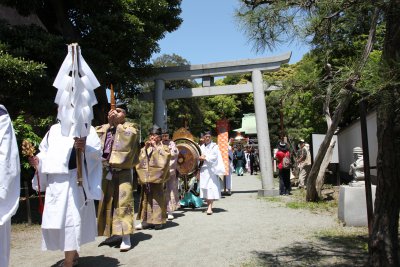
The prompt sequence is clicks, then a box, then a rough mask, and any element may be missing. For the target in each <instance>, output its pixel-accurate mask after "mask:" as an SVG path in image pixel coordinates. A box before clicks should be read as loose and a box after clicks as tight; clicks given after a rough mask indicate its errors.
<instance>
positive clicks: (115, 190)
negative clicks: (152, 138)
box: [96, 103, 139, 252]
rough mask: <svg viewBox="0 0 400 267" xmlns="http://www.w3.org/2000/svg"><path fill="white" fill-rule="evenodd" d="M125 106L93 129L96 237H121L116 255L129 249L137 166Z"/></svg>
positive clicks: (135, 146)
mask: <svg viewBox="0 0 400 267" xmlns="http://www.w3.org/2000/svg"><path fill="white" fill-rule="evenodd" d="M125 116H126V106H125V105H124V104H123V103H120V104H117V105H116V109H112V110H110V111H109V112H108V123H107V124H104V125H101V126H98V127H97V128H96V131H97V134H98V136H99V138H100V139H101V147H102V160H103V179H102V190H103V197H102V199H101V201H100V203H99V207H98V234H99V235H100V236H108V237H110V236H112V235H118V236H122V242H121V245H120V251H122V252H123V251H127V250H129V249H130V248H131V242H130V235H131V234H133V233H134V224H133V222H134V203H133V186H132V169H133V168H134V167H135V165H136V163H137V162H138V153H139V140H138V136H139V135H138V130H137V127H136V125H135V124H133V123H131V122H127V121H125Z"/></svg>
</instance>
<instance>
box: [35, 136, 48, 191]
mask: <svg viewBox="0 0 400 267" xmlns="http://www.w3.org/2000/svg"><path fill="white" fill-rule="evenodd" d="M49 133H50V131H48V132H47V134H46V135H45V136H44V138H43V139H42V142H41V143H40V145H39V151H40V152H39V153H38V154H37V155H36V156H37V157H38V158H39V166H38V168H37V174H36V173H35V176H33V179H32V188H33V190H35V191H36V192H38V191H39V185H40V191H41V192H44V191H46V187H47V174H46V173H43V172H42V165H43V164H42V163H43V161H44V160H45V159H46V156H47V150H48V148H49V142H48V140H49ZM38 176H39V177H38Z"/></svg>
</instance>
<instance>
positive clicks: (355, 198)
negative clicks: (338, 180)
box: [338, 185, 376, 226]
mask: <svg viewBox="0 0 400 267" xmlns="http://www.w3.org/2000/svg"><path fill="white" fill-rule="evenodd" d="M371 191H372V207H373V206H374V202H375V191H376V186H375V185H371ZM338 217H339V220H340V221H342V222H343V223H344V225H345V226H368V219H367V202H366V198H365V186H360V187H355V186H348V185H343V186H340V191H339V211H338Z"/></svg>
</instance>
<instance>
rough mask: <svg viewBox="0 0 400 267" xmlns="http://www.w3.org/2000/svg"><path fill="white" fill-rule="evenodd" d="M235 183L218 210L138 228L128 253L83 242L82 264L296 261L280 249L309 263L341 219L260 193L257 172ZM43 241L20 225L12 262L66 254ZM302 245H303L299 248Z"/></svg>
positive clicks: (42, 261) (44, 262)
mask: <svg viewBox="0 0 400 267" xmlns="http://www.w3.org/2000/svg"><path fill="white" fill-rule="evenodd" d="M233 183H234V184H233V187H234V190H233V192H234V193H233V194H232V196H226V197H224V198H222V199H221V200H219V201H218V202H216V205H215V211H214V214H213V215H211V216H207V215H206V214H205V213H204V212H203V211H204V209H196V210H191V209H187V210H186V209H185V210H180V211H177V212H176V218H175V220H173V221H169V222H168V223H167V226H166V227H165V228H164V229H162V230H159V231H156V230H143V231H137V232H136V233H135V234H134V235H133V236H132V244H133V245H134V247H133V249H131V250H130V251H128V252H125V253H121V252H119V249H118V248H115V247H109V246H101V247H98V244H99V243H100V242H102V241H104V240H105V238H104V237H98V238H97V239H96V242H93V243H90V244H86V245H84V246H83V247H82V249H81V252H80V256H81V258H80V264H79V266H80V267H92V266H93V267H103V266H104V267H115V266H196V267H200V266H210V267H212V266H259V265H264V266H266V265H270V264H271V265H274V266H287V265H296V264H295V262H290V261H286V262H285V264H283V263H279V261H280V260H279V259H277V257H278V255H279V257H281V258H282V257H287V256H288V255H287V253H291V254H292V256H293V257H294V258H298V260H300V262H302V264H303V265H304V260H303V261H301V257H303V256H304V253H310V255H313V254H314V255H315V253H317V254H318V253H320V251H315V250H316V246H315V244H314V245H310V244H312V243H310V242H314V241H313V240H314V237H313V235H314V234H315V232H317V231H319V230H323V229H330V228H333V227H337V225H338V224H337V222H336V220H335V218H334V217H333V216H332V215H329V214H314V213H311V212H309V211H306V210H293V209H288V208H285V207H282V205H279V204H277V203H274V202H268V201H265V200H262V199H258V198H257V190H258V189H259V188H260V186H261V182H260V180H259V179H258V178H257V177H255V176H250V175H245V176H242V177H237V176H234V177H233ZM136 223H138V222H136ZM40 242H41V237H40V228H39V226H35V227H30V228H28V229H26V230H23V229H21V227H19V228H18V230H14V231H13V234H12V249H11V262H10V263H11V266H15V267H17V266H18V267H25V266H33V267H37V266H52V265H54V264H55V263H57V262H58V261H59V260H61V259H62V258H63V253H62V252H42V251H41V250H40ZM299 246H300V247H299ZM296 248H297V249H302V251H299V252H296V251H295V249H296ZM288 249H289V250H290V251H289V252H288ZM317 250H318V249H317ZM285 251H286V252H285ZM282 252H284V254H285V253H286V254H285V255H283V254H282ZM296 253H297V254H296ZM325 254H326V253H325ZM335 254H338V253H335ZM334 256H335V255H333V256H329V257H334ZM336 256H337V255H336ZM293 257H292V258H293ZM300 262H299V263H300ZM326 266H328V265H326Z"/></svg>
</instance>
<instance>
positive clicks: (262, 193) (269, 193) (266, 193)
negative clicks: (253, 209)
mask: <svg viewBox="0 0 400 267" xmlns="http://www.w3.org/2000/svg"><path fill="white" fill-rule="evenodd" d="M258 196H259V197H273V196H279V190H278V189H258Z"/></svg>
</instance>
